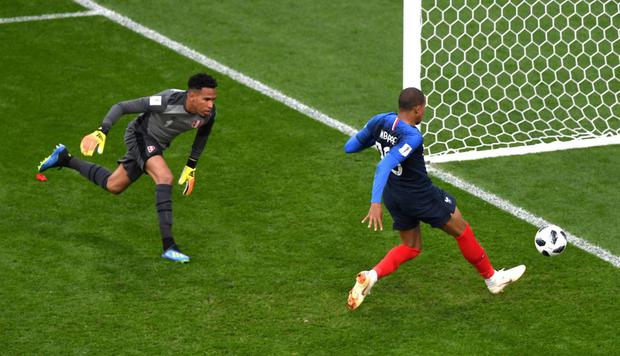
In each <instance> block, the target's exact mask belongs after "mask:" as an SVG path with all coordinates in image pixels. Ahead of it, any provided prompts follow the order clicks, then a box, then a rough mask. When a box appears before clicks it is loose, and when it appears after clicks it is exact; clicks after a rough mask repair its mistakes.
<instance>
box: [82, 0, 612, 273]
mask: <svg viewBox="0 0 620 356" xmlns="http://www.w3.org/2000/svg"><path fill="white" fill-rule="evenodd" d="M75 1H76V2H78V3H80V4H82V5H84V6H86V7H88V8H90V9H92V10H94V11H97V12H99V13H101V14H102V15H103V16H105V17H107V18H109V19H110V20H112V21H114V22H116V23H118V24H120V25H122V26H124V27H127V28H129V29H130V30H132V31H134V32H137V33H139V34H141V35H143V36H145V37H147V38H149V39H151V40H153V41H155V42H157V43H159V44H161V45H162V46H165V47H167V48H170V49H172V50H173V51H175V52H177V53H178V54H180V55H182V56H184V57H187V58H189V59H191V60H194V61H196V62H198V63H201V64H203V65H205V66H208V67H210V68H212V69H214V70H216V71H218V72H220V73H223V74H225V75H227V76H229V77H230V78H232V79H233V80H235V81H237V82H239V83H241V84H244V85H246V86H248V87H250V88H251V89H254V90H256V91H258V92H259V93H261V94H263V95H266V96H268V97H270V98H272V99H274V100H276V101H279V102H281V103H283V104H284V105H286V106H289V107H291V108H293V109H294V110H297V111H299V112H300V113H302V114H305V115H307V116H309V117H310V118H312V119H314V120H316V121H319V122H321V123H323V124H325V125H327V126H329V127H332V128H335V129H336V130H338V131H340V132H342V133H345V134H347V135H353V134H355V132H356V130H355V129H354V128H352V127H351V126H349V125H347V124H345V123H343V122H341V121H338V120H336V119H334V118H331V117H329V116H327V115H325V114H323V113H321V112H319V111H317V110H316V109H313V108H310V107H308V106H307V105H305V104H303V103H301V102H299V101H297V100H295V99H293V98H291V97H288V96H286V95H284V94H282V93H281V92H279V91H278V90H276V89H273V88H270V87H268V86H267V85H265V84H263V83H261V82H258V81H256V80H254V79H252V78H250V77H248V76H246V75H245V74H242V73H240V72H237V71H235V70H233V69H231V68H229V67H227V66H225V65H223V64H221V63H219V62H217V61H215V60H213V59H211V58H209V57H207V56H206V55H204V54H202V53H199V52H197V51H195V50H194V49H191V48H189V47H187V46H185V45H183V44H181V43H179V42H176V41H174V40H171V39H170V38H168V37H166V36H164V35H162V34H161V33H159V32H157V31H155V30H152V29H150V28H148V27H145V26H143V25H141V24H139V23H137V22H135V21H133V20H131V19H130V18H128V17H126V16H123V15H121V14H119V13H117V12H115V11H113V10H110V9H108V8H105V7H103V6H101V5H98V4H97V3H95V2H93V1H91V0H75ZM435 172H436V173H437V174H435V176H436V177H438V178H440V179H441V178H442V177H448V175H446V174H443V175H442V174H441V171H440V170H436V171H435ZM454 182H455V181H454V180H452V183H454ZM460 182H461V183H463V184H461V185H460V186H459V187H460V188H461V189H466V190H468V191H469V192H470V193H472V194H474V195H475V194H476V192H477V190H478V188H477V187H476V186H475V185H473V184H471V183H467V182H465V181H463V180H460ZM488 201H489V202H490V203H492V204H494V205H495V206H497V207H498V208H499V209H502V210H506V211H509V212H511V213H515V212H516V209H515V208H513V207H511V206H508V205H507V204H505V203H504V202H503V201H499V200H497V199H494V200H493V199H491V200H488ZM515 216H517V217H519V218H522V219H524V218H525V219H526V221H528V222H529V223H533V220H534V219H538V220H539V221H541V220H542V221H544V219H542V218H539V217H538V216H535V215H533V214H531V213H529V212H525V211H523V212H520V214H517V215H515ZM539 227H540V226H539ZM571 239H572V242H574V243H575V246H576V247H578V248H580V249H582V250H584V251H586V252H588V253H591V254H593V255H595V256H597V257H599V258H601V259H603V260H605V261H608V262H610V263H612V264H613V265H614V266H616V267H618V266H620V262H619V261H620V258H619V257H617V256H615V255H613V254H611V253H610V252H609V251H606V250H605V249H603V248H600V247H599V246H596V245H593V244H590V243H589V242H588V241H587V240H585V239H583V238H581V237H578V236H575V235H571Z"/></svg>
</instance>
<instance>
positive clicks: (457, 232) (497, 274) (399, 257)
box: [344, 88, 525, 310]
mask: <svg viewBox="0 0 620 356" xmlns="http://www.w3.org/2000/svg"><path fill="white" fill-rule="evenodd" d="M398 104H399V111H398V114H396V113H393V112H390V113H384V114H379V115H376V116H374V117H373V118H372V119H370V121H368V123H367V124H366V126H364V128H363V129H362V130H361V131H360V132H358V133H357V134H356V135H355V136H353V137H351V139H349V141H348V142H347V143H346V144H345V146H344V150H345V152H346V153H354V152H359V151H361V150H363V149H366V148H368V147H373V146H374V147H375V148H376V149H377V150H378V151H379V153H380V154H381V161H380V162H379V164H378V165H377V170H376V172H375V177H374V182H373V186H372V197H371V200H370V210H369V211H368V214H367V215H366V216H365V217H364V219H363V220H362V223H366V222H368V228H374V230H375V231H376V230H377V228H379V229H381V230H383V213H382V208H381V201H382V200H383V202H384V203H385V206H386V207H387V209H388V211H389V212H390V214H391V215H392V218H393V220H394V226H393V228H394V230H398V231H399V232H400V238H401V240H402V244H400V245H398V246H396V247H394V248H393V249H391V250H390V251H389V252H388V253H387V254H386V255H385V257H384V258H383V259H382V260H381V261H380V262H379V263H378V264H377V265H376V266H375V267H374V268H373V269H371V270H370V271H362V272H360V273H358V274H357V277H356V280H355V285H354V287H353V288H352V289H351V291H350V292H349V297H348V300H347V307H348V308H349V309H351V310H353V309H356V308H357V307H359V306H360V304H361V303H362V302H363V301H364V298H365V297H366V295H368V293H369V292H370V289H371V288H372V287H373V286H374V284H375V283H376V282H377V280H378V279H380V278H382V277H385V276H387V275H389V274H391V273H392V272H394V271H396V269H397V268H398V267H399V266H400V265H401V264H402V263H405V262H407V261H409V260H411V259H413V258H415V257H416V256H417V255H418V254H419V253H420V251H421V248H422V234H421V231H420V221H422V222H425V223H427V224H430V225H431V226H432V227H435V228H440V229H442V230H443V231H445V232H446V233H448V234H449V235H452V236H453V237H454V238H455V239H456V242H457V244H458V246H459V248H460V250H461V253H462V254H463V257H465V259H466V260H467V261H468V262H469V263H471V264H472V265H473V266H474V267H475V268H476V269H477V270H478V272H479V273H480V275H481V276H482V277H483V278H484V280H485V282H486V285H487V287H488V289H489V291H490V292H491V293H493V294H497V293H500V292H502V291H503V290H504V288H505V287H506V286H507V285H508V284H510V283H512V282H515V281H516V280H518V279H519V278H520V277H521V275H523V273H524V272H525V266H524V265H520V266H517V267H514V268H511V269H509V270H499V271H496V270H495V269H493V266H492V265H491V262H490V260H489V257H488V256H487V254H486V253H485V251H484V249H483V248H482V246H480V244H479V243H478V241H477V240H476V238H475V236H474V233H473V231H472V229H471V228H470V226H469V224H468V223H467V222H466V221H465V220H464V219H463V217H462V215H461V212H460V211H459V209H458V208H457V206H456V199H455V198H454V197H453V196H452V195H450V194H448V193H446V192H445V191H443V190H441V189H440V188H438V187H436V186H435V185H433V183H432V182H431V180H430V178H429V177H428V175H427V172H426V166H425V163H424V155H423V151H424V147H423V144H422V142H423V140H422V134H421V133H420V131H419V130H418V129H417V128H416V127H415V125H417V124H419V123H420V122H421V121H422V117H423V116H424V108H425V105H426V99H425V97H424V94H423V93H422V92H421V91H420V90H418V89H416V88H406V89H404V90H402V91H401V93H400V96H399V99H398Z"/></svg>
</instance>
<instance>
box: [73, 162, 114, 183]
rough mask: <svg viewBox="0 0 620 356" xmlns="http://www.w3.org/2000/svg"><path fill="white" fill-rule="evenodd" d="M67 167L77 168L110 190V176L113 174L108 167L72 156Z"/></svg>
mask: <svg viewBox="0 0 620 356" xmlns="http://www.w3.org/2000/svg"><path fill="white" fill-rule="evenodd" d="M65 167H69V168H72V169H75V170H76V171H78V172H80V174H81V175H82V176H83V177H84V178H86V179H88V180H89V181H91V182H93V183H95V184H97V185H98V186H100V187H101V188H103V189H105V190H108V188H107V185H108V178H110V176H111V175H112V173H110V171H108V170H107V169H105V168H103V167H101V166H98V165H96V164H94V163H90V162H87V161H83V160H81V159H79V158H75V157H71V158H70V159H69V161H68V162H67V163H66V164H65Z"/></svg>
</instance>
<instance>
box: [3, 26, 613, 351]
mask: <svg viewBox="0 0 620 356" xmlns="http://www.w3.org/2000/svg"><path fill="white" fill-rule="evenodd" d="M3 30H4V31H2V32H0V46H2V48H1V49H2V51H3V53H9V55H7V56H6V57H3V60H4V61H5V63H6V66H3V67H2V68H0V74H2V76H3V78H6V80H5V81H3V82H2V83H1V84H0V92H1V93H2V95H1V97H3V98H7V99H5V100H3V101H2V102H0V103H1V104H2V107H3V110H4V112H5V113H6V115H7V117H11V118H14V122H12V123H14V125H9V126H7V128H6V130H3V131H2V132H1V133H0V138H1V139H2V142H4V144H3V145H2V146H1V147H0V150H1V151H0V152H1V153H2V156H3V157H9V158H10V159H7V160H6V161H3V165H1V166H0V169H2V174H1V175H0V177H1V178H0V179H1V180H2V184H1V185H0V192H1V193H2V194H0V197H1V198H2V200H1V201H0V202H1V203H2V204H3V206H7V207H9V208H8V209H3V210H0V229H1V230H2V231H3V237H4V236H8V237H9V239H10V241H9V240H7V241H5V242H6V244H5V246H11V247H12V248H10V249H3V250H1V251H0V268H1V269H2V270H3V271H7V273H4V274H3V286H4V287H3V288H2V289H0V307H2V310H4V311H5V312H3V313H2V314H0V325H2V327H3V335H5V336H6V337H4V338H2V340H0V346H1V347H2V349H3V350H6V352H7V353H15V354H17V353H46V354H47V353H66V352H67V351H70V352H75V353H77V352H80V353H108V354H109V353H120V352H122V353H161V352H162V350H174V351H176V352H183V353H199V352H209V353H225V352H228V353H239V354H249V353H294V352H296V353H303V354H308V353H333V352H336V353H343V354H351V353H360V349H359V340H360V339H364V340H372V343H370V345H371V346H369V347H368V349H367V350H365V351H364V353H373V352H375V353H377V352H382V351H385V350H391V351H393V352H395V353H439V354H459V353H460V354H462V353H473V352H480V350H484V351H485V352H488V353H499V352H502V353H513V354H523V353H525V352H527V351H528V350H531V348H532V347H533V348H536V349H537V350H541V352H555V353H557V352H560V351H562V350H567V349H568V350H574V351H575V352H584V353H585V352H589V353H591V352H592V351H597V352H601V353H611V352H612V351H613V350H614V344H613V341H614V335H615V330H616V326H617V323H616V322H615V321H616V320H617V317H618V315H617V314H618V312H617V308H615V307H614V305H613V302H614V298H613V296H615V295H617V292H618V285H620V284H619V283H618V275H617V273H615V270H614V269H613V268H611V267H610V266H608V265H607V264H605V263H603V262H601V261H599V260H597V259H596V258H594V257H593V256H590V255H587V254H583V253H578V252H577V251H575V250H569V251H567V252H566V254H565V255H564V256H563V258H562V259H556V260H553V261H551V262H550V261H549V260H545V259H542V258H541V257H540V256H539V255H538V254H537V252H535V250H534V249H533V247H532V246H531V244H530V243H529V242H525V241H522V240H518V239H517V240H515V239H514V238H513V236H512V235H513V233H514V232H515V231H519V232H522V233H523V234H525V235H530V234H533V232H534V230H535V229H534V228H533V227H532V226H530V225H528V224H525V223H523V222H521V221H519V220H517V219H514V218H512V217H510V216H508V215H507V214H504V213H502V212H498V211H497V209H495V208H494V207H492V206H490V205H488V204H486V203H483V202H481V201H480V200H477V199H468V198H467V197H468V195H467V194H465V193H464V192H461V191H459V190H456V189H453V188H449V187H445V186H444V188H446V189H450V190H451V191H452V192H453V193H454V194H455V195H456V196H457V198H458V199H459V205H460V206H461V207H462V208H463V211H464V212H465V215H466V217H467V218H468V220H469V221H470V222H471V223H472V224H473V226H475V230H476V232H477V234H478V236H479V239H480V240H481V241H482V243H483V244H484V245H485V247H486V249H487V252H488V253H489V254H490V255H491V256H492V258H493V261H494V263H495V264H496V265H497V266H498V267H502V266H508V265H512V264H515V263H517V262H523V263H525V264H527V265H528V267H529V272H528V275H526V277H525V278H524V279H523V281H521V282H520V284H519V287H517V286H515V288H512V289H511V290H510V293H506V294H505V295H503V296H499V297H495V296H491V295H489V294H488V292H487V291H486V289H485V287H484V285H483V283H482V282H481V281H480V278H479V277H478V276H477V275H476V273H475V272H474V270H473V269H472V268H471V267H470V266H469V265H468V264H467V263H466V262H465V261H464V260H462V257H460V255H459V252H458V249H457V248H456V246H455V243H454V241H452V239H449V238H446V237H445V236H443V234H441V233H439V232H437V231H434V230H430V229H426V228H424V233H425V245H424V252H423V254H422V255H421V256H420V257H419V258H418V260H416V261H415V262H413V263H410V264H408V265H406V266H403V267H402V268H401V270H400V271H399V272H398V273H397V274H395V275H394V276H391V277H390V278H387V279H386V280H385V281H382V284H381V286H380V288H377V289H376V290H375V291H374V292H373V296H372V299H370V298H369V300H368V302H367V303H366V304H365V308H364V309H361V310H360V311H359V313H350V312H348V311H347V310H346V309H345V308H344V301H345V298H346V292H347V290H348V288H350V286H351V283H352V278H353V276H354V275H355V273H356V272H357V271H358V270H360V269H362V268H365V267H367V266H369V265H371V264H372V263H374V262H376V260H377V259H379V258H380V257H381V256H382V255H383V253H384V252H385V251H386V250H387V249H388V248H389V247H390V246H391V245H393V244H395V243H396V239H395V234H394V233H393V232H390V231H385V232H383V233H379V234H374V233H370V232H368V231H367V230H366V229H365V228H363V227H362V226H361V225H360V224H359V220H360V218H361V216H362V215H363V214H364V213H365V209H366V206H367V202H368V195H369V189H370V188H369V184H370V180H371V179H372V174H373V164H371V163H370V162H373V161H374V160H375V159H376V156H375V155H374V154H373V152H367V153H364V154H361V155H358V156H351V157H345V155H344V154H343V153H342V147H341V146H342V143H343V141H344V139H345V138H343V137H342V135H341V134H340V133H338V132H336V131H334V130H331V129H328V128H326V127H325V126H323V125H320V124H318V123H316V122H314V121H311V120H307V119H306V117H305V116H303V115H301V114H299V113H297V112H295V111H293V110H291V109H290V108H287V107H285V106H283V105H281V104H278V103H275V102H274V101H272V100H270V99H268V98H265V97H264V96H262V95H260V94H258V93H256V92H254V91H252V90H249V89H248V88H246V87H244V86H241V85H239V84H237V83H235V82H233V81H231V80H229V79H228V78H226V77H221V78H219V79H220V83H221V87H220V98H219V99H218V101H219V103H218V109H219V114H220V117H219V121H218V124H217V125H216V126H215V128H214V130H215V131H214V133H213V137H212V138H211V140H210V142H209V144H208V147H207V151H206V153H205V156H204V157H203V159H202V160H201V162H200V163H199V169H198V183H199V186H198V187H197V188H196V190H195V192H194V195H193V196H192V197H190V198H189V199H183V197H182V196H181V195H180V194H179V190H178V189H180V188H179V187H176V188H178V189H177V190H176V191H175V197H174V199H175V200H174V201H175V203H174V204H175V205H174V206H175V231H176V234H177V236H178V237H179V240H180V242H181V243H182V244H183V247H184V248H185V250H186V251H187V252H188V253H190V254H191V255H192V257H193V263H192V264H191V265H190V266H177V265H173V264H168V263H165V261H162V260H161V259H160V258H159V257H158V253H159V241H158V240H159V237H158V229H157V225H156V218H155V212H154V206H153V205H154V193H153V186H152V183H151V182H149V181H148V177H145V178H143V179H141V180H140V181H139V182H137V183H136V185H135V186H133V187H132V188H131V189H130V190H129V191H127V192H126V193H124V194H123V195H122V196H120V197H114V196H110V195H106V194H104V193H103V192H101V191H100V188H98V187H96V186H94V185H92V184H89V183H86V182H84V181H83V179H82V178H81V177H79V176H78V175H77V174H76V173H75V172H66V171H60V172H55V171H52V172H49V174H48V176H49V177H50V181H49V182H47V183H46V184H42V183H39V182H36V181H34V180H33V179H32V178H33V174H34V168H35V166H36V163H37V162H38V159H40V158H42V156H44V155H46V154H47V152H48V151H49V149H51V147H52V146H53V145H54V144H56V143H57V142H58V141H60V142H64V143H66V144H68V145H69V147H70V148H72V149H73V150H74V151H75V149H76V148H77V144H78V142H79V139H80V138H81V136H82V135H83V134H84V133H87V132H89V131H91V130H92V129H93V127H94V126H96V125H97V124H98V122H99V120H100V118H101V117H102V116H103V115H104V114H105V112H106V111H107V109H108V106H109V105H111V104H112V103H114V102H116V101H118V100H123V99H127V98H132V97H136V96H140V95H144V94H145V92H147V93H150V92H156V91H158V90H160V89H162V87H182V86H183V85H184V81H185V79H186V76H187V75H188V74H191V73H193V72H194V71H197V70H202V69H203V68H201V67H200V66H197V65H196V63H194V62H191V61H187V60H186V59H183V58H181V57H179V56H177V55H175V54H173V53H171V52H170V51H168V50H166V49H165V48H162V47H160V46H158V45H156V44H154V43H151V42H148V41H144V40H143V38H142V37H140V36H136V35H134V34H132V33H131V32H127V31H125V30H124V29H122V28H120V27H118V26H115V25H113V24H111V23H109V22H108V21H106V20H103V19H100V18H90V19H73V20H70V21H63V22H38V23H36V24H35V23H33V24H28V26H25V24H14V25H10V26H7V27H5V28H3ZM42 33H44V34H46V35H45V36H42V35H41V34H42ZM8 39H13V41H8ZM75 43H80V44H81V45H80V46H75ZM33 51H36V52H37V53H38V54H39V55H37V56H32V53H33ZM127 120H128V118H125V119H123V121H122V122H120V123H119V125H118V126H117V127H115V128H114V129H113V131H112V133H111V134H110V137H109V139H110V141H109V142H108V145H107V147H106V152H105V154H104V155H103V156H97V157H95V158H94V160H96V161H97V162H99V163H101V164H103V165H105V166H108V167H112V166H114V165H115V159H116V158H118V157H119V156H120V155H122V154H123V152H124V148H123V146H122V124H124V123H127ZM191 140H192V137H191V135H186V136H184V137H180V138H179V140H178V141H175V143H174V145H173V147H172V148H171V149H170V150H169V151H167V153H166V158H167V160H168V161H169V162H170V166H171V169H172V170H173V172H174V173H177V174H178V172H180V170H181V168H182V166H183V164H184V162H185V158H186V157H187V154H188V149H189V147H188V145H189V144H190V143H191ZM30 162H31V163H30ZM490 216H492V217H493V219H489V217H490ZM386 223H388V224H389V221H387V222H386ZM584 274H585V275H588V278H582V276H583V275H584ZM558 299H559V300H562V301H563V303H561V304H558V303H557V300H558ZM584 306H587V307H584ZM566 310H570V311H571V312H570V313H567V312H566ZM523 325H529V328H523V327H522V326H523ZM595 326H596V327H595ZM353 330H354V332H353ZM411 330H416V332H415V333H411ZM550 330H553V331H554V335H555V337H557V340H561V341H559V342H556V343H549V342H548V340H547V339H546V338H540V337H539V335H541V334H544V333H546V332H549V331H550ZM388 334H389V335H391V336H390V337H389V338H378V337H377V335H388ZM465 340H466V341H465ZM522 340H528V343H527V344H526V343H523V342H522Z"/></svg>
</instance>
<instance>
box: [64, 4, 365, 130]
mask: <svg viewBox="0 0 620 356" xmlns="http://www.w3.org/2000/svg"><path fill="white" fill-rule="evenodd" d="M74 1H75V2H76V3H78V4H80V5H82V6H84V7H86V8H88V9H91V10H94V11H96V12H97V13H99V14H100V15H102V16H105V17H107V18H108V19H110V20H112V21H114V22H116V23H118V24H120V25H122V26H124V27H127V28H128V29H130V30H132V31H134V32H137V33H139V34H141V35H143V36H144V37H146V38H148V39H151V40H153V41H155V42H157V43H159V44H161V45H162V46H164V47H168V48H170V49H171V50H173V51H175V52H177V53H178V54H180V55H182V56H185V57H187V58H189V59H192V60H194V61H196V62H198V63H200V64H202V65H204V66H206V67H209V68H211V69H213V70H215V71H217V72H220V73H222V74H224V75H226V76H228V77H230V78H232V79H233V80H235V81H237V82H239V83H241V84H243V85H246V86H248V87H250V88H252V89H254V90H256V91H258V92H259V93H262V94H264V95H266V96H268V97H270V98H272V99H275V100H277V101H279V102H281V103H283V104H284V105H286V106H288V107H291V108H293V109H294V110H297V111H299V112H301V113H303V114H305V115H307V116H309V117H311V118H313V119H315V120H317V121H319V122H322V123H324V124H326V125H327V126H330V127H333V128H335V129H336V130H338V131H340V132H343V133H345V134H347V135H353V134H354V133H355V132H356V130H355V129H354V128H352V127H351V126H349V125H347V124H345V123H343V122H340V121H338V120H334V119H332V118H331V117H329V116H327V115H325V114H323V113H321V112H319V111H318V110H316V109H314V108H312V107H310V106H308V105H306V104H303V103H301V102H299V101H298V100H295V99H293V98H291V97H290V96H287V95H285V94H284V93H282V92H281V91H279V90H276V89H273V88H271V87H269V86H267V85H265V84H263V83H261V82H259V81H258V80H256V79H252V78H250V77H248V76H247V75H245V74H243V73H241V72H238V71H236V70H234V69H232V68H230V67H228V66H225V65H223V64H221V63H220V62H218V61H216V60H214V59H212V58H209V57H207V56H205V55H204V54H202V53H199V52H197V51H195V50H193V49H191V48H189V47H187V46H185V45H183V44H181V43H179V42H177V41H174V40H172V39H170V38H168V37H166V36H164V35H162V34H161V33H159V32H156V31H154V30H152V29H150V28H148V27H145V26H143V25H141V24H139V23H137V22H135V21H133V20H131V19H130V18H128V17H125V16H123V15H121V14H119V13H117V12H115V11H112V10H110V9H108V8H105V7H103V6H101V5H99V4H97V3H95V2H94V1H91V0H74Z"/></svg>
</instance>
